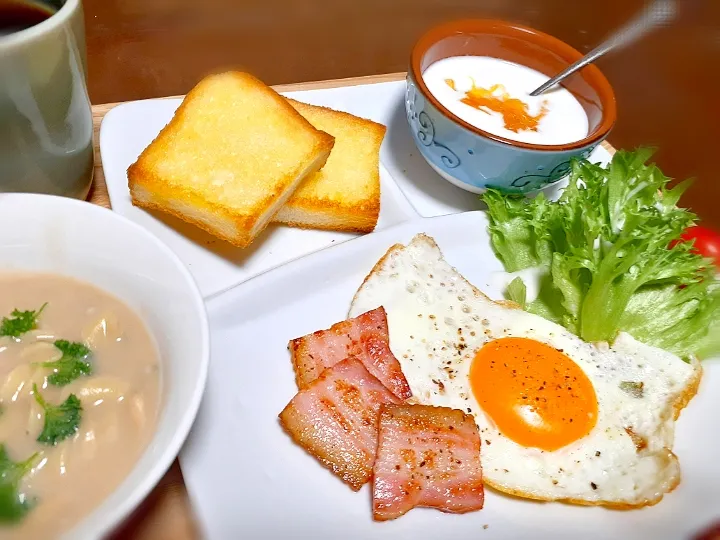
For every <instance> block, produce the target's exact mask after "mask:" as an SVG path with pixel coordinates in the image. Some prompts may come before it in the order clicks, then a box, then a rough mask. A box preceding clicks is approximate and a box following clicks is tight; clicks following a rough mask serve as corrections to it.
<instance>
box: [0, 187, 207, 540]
mask: <svg viewBox="0 0 720 540" xmlns="http://www.w3.org/2000/svg"><path fill="white" fill-rule="evenodd" d="M8 199H9V202H11V203H13V204H14V205H17V204H21V203H23V201H30V202H26V203H25V204H35V203H34V202H33V201H37V200H40V201H43V203H44V204H46V205H57V206H66V207H71V208H73V209H75V210H76V212H85V213H86V214H88V213H89V215H90V216H92V215H93V214H96V215H100V214H102V217H101V219H113V220H116V221H118V222H119V223H121V224H122V226H123V227H125V228H127V229H128V230H133V231H134V232H135V233H137V234H139V235H141V236H144V237H145V238H146V239H147V240H148V241H149V242H151V243H152V244H154V245H155V247H156V248H157V249H158V250H159V251H161V252H162V253H163V254H164V255H165V256H166V257H168V258H169V260H170V261H172V263H173V264H174V266H176V267H177V269H178V271H179V272H180V276H181V277H182V279H183V281H184V282H185V283H186V285H187V288H188V294H189V298H190V301H191V303H192V304H193V306H194V308H195V309H196V311H197V314H198V318H199V319H200V329H199V330H200V348H201V351H202V352H201V354H200V358H199V365H198V370H199V373H198V377H197V378H196V379H195V381H196V382H195V387H194V388H193V390H192V394H191V398H190V400H189V401H188V403H187V407H186V409H185V410H184V411H183V413H182V414H181V416H180V421H179V422H178V423H177V425H176V426H175V428H174V429H170V430H169V431H168V437H167V441H168V442H167V444H166V445H165V447H164V448H163V449H162V450H161V451H160V452H159V456H158V458H157V459H156V460H155V461H154V462H153V464H152V465H151V466H150V467H149V468H148V471H147V474H145V476H144V477H143V478H142V480H140V481H138V482H137V484H136V485H135V486H134V487H133V488H132V489H131V490H130V492H129V493H128V496H127V497H126V498H124V499H123V500H122V501H121V502H120V503H119V504H117V505H115V506H114V507H112V508H110V509H104V510H105V511H104V512H103V513H102V514H100V513H98V512H99V511H100V510H101V508H102V506H103V504H105V503H106V502H107V501H108V500H109V499H110V497H112V496H113V494H114V493H116V492H117V491H118V489H120V488H121V487H122V485H123V483H124V480H123V481H122V482H120V483H119V484H118V485H117V486H115V488H114V489H113V490H112V491H111V492H110V493H109V494H108V495H107V496H106V497H104V498H103V499H102V500H101V501H98V504H97V505H96V506H95V507H94V508H93V509H92V510H91V511H90V512H89V513H87V514H86V515H85V516H83V517H82V518H81V519H80V520H79V521H78V522H76V523H75V524H74V525H72V526H71V527H70V528H69V529H67V530H66V531H64V532H63V533H61V537H62V538H97V537H103V536H104V535H107V534H109V533H112V532H113V531H114V530H115V529H116V528H117V527H118V526H121V525H122V524H123V521H124V520H125V519H126V518H127V517H128V516H130V514H131V513H132V512H133V511H134V510H135V509H136V508H137V507H138V506H139V504H140V503H141V502H142V501H143V500H145V499H146V498H147V496H148V495H149V494H150V492H151V491H152V490H153V489H154V488H155V486H156V485H157V484H158V482H159V481H160V479H161V478H162V477H163V476H164V475H165V473H166V472H167V471H168V470H169V469H170V466H171V465H172V463H173V461H174V460H175V459H176V458H177V456H178V454H179V453H180V449H181V448H182V445H183V444H184V442H185V440H186V439H187V436H188V434H189V433H190V429H191V427H192V425H193V423H194V421H195V418H196V417H197V413H198V411H199V408H200V403H201V401H202V396H203V394H204V391H205V386H206V383H207V377H208V366H209V363H210V327H209V322H208V316H207V310H206V307H205V301H204V299H203V297H202V295H201V294H200V289H199V288H198V286H197V284H196V282H195V279H194V278H193V277H192V274H191V273H190V271H189V270H188V269H187V267H186V266H185V264H184V263H183V262H182V261H181V260H180V258H179V257H178V256H177V255H176V254H175V252H174V251H173V250H171V249H170V248H169V247H168V246H167V245H166V244H165V243H163V242H162V241H161V240H160V239H159V238H158V237H157V236H155V235H154V234H153V233H151V232H150V231H148V230H147V229H145V228H144V227H142V226H140V225H138V224H137V223H135V222H133V221H131V220H129V219H128V218H126V217H124V216H121V215H120V214H117V213H115V212H113V211H112V210H111V209H109V208H106V207H104V206H100V205H97V204H92V203H90V202H87V201H83V200H78V199H71V198H67V197H62V196H58V195H46V194H39V193H0V200H6V201H7V200H8ZM15 201H17V202H15ZM91 219H92V218H91ZM157 434H158V430H157V429H156V430H155V431H154V432H153V436H152V438H154V437H156V436H157ZM151 441H152V439H151ZM148 446H149V444H148ZM147 449H148V447H147V446H146V447H145V448H144V449H143V452H142V454H141V455H140V457H139V458H138V461H137V462H136V463H135V465H134V466H133V468H132V469H131V471H130V473H128V474H131V473H132V472H133V471H135V468H136V467H137V463H138V462H139V460H140V459H141V458H142V456H143V455H145V452H147Z"/></svg>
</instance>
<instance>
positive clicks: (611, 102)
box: [409, 19, 617, 152]
mask: <svg viewBox="0 0 720 540" xmlns="http://www.w3.org/2000/svg"><path fill="white" fill-rule="evenodd" d="M498 29H506V30H510V31H512V32H513V33H515V34H516V35H521V34H528V35H534V36H538V37H540V38H542V39H543V40H544V41H545V42H546V43H549V44H551V45H552V47H546V48H547V49H548V50H552V51H554V52H557V53H559V54H561V55H562V56H570V57H577V58H578V59H579V58H581V57H582V56H583V54H582V53H581V52H580V51H578V50H577V49H575V48H574V47H572V46H570V45H568V44H567V43H565V42H564V41H562V40H560V39H558V38H556V37H554V36H552V35H550V34H546V33H545V32H541V31H540V30H536V29H534V28H531V27H529V26H525V25H522V24H518V23H514V22H510V21H503V20H499V19H459V20H455V21H450V22H446V23H443V24H440V25H437V26H434V27H432V28H430V29H429V30H427V31H426V32H425V33H424V34H423V35H422V36H421V37H420V39H418V41H417V42H416V43H415V45H414V46H413V49H412V52H411V54H410V71H409V75H410V76H412V78H413V80H414V82H415V85H416V86H417V88H418V90H419V91H420V93H421V94H422V95H423V97H424V98H425V99H427V100H428V101H429V102H430V103H432V105H433V106H434V107H435V108H436V109H437V110H438V111H440V113H441V114H442V115H443V116H445V117H447V118H448V119H449V120H451V121H452V122H454V123H456V124H458V125H460V126H461V127H463V128H465V129H466V130H468V131H470V132H472V133H474V134H476V135H479V136H481V137H485V138H487V139H491V140H493V141H495V142H497V143H500V144H504V145H508V146H513V147H516V148H524V149H526V150H535V151H538V152H558V151H562V152H565V151H571V150H580V149H583V148H586V147H588V146H591V145H594V144H597V143H599V142H601V141H602V140H603V139H605V137H607V135H608V133H609V132H610V130H611V129H612V128H613V126H614V125H615V121H616V119H617V104H616V100H615V92H614V91H613V88H612V85H611V84H610V82H609V81H608V80H607V78H606V77H605V75H603V73H602V72H601V71H600V69H599V68H598V67H597V66H596V65H594V64H590V65H588V66H585V67H584V68H583V70H589V71H591V72H592V73H593V74H594V75H595V77H596V78H597V79H598V80H599V81H600V86H601V87H602V90H604V92H605V93H606V95H607V97H608V100H607V102H605V100H602V96H601V103H602V118H601V121H600V125H599V126H598V127H597V128H596V129H595V130H594V131H593V132H592V133H591V134H589V135H588V136H586V137H584V138H582V139H580V140H578V141H574V142H571V143H565V144H534V143H527V142H522V141H515V140H513V139H508V138H506V137H502V136H500V135H496V134H494V133H490V132H489V131H485V130H483V129H480V128H478V127H476V126H474V125H472V124H470V123H469V122H466V121H465V120H463V119H462V118H460V117H459V116H457V115H455V114H453V113H452V112H451V111H450V110H449V109H447V108H446V107H445V106H443V105H442V104H441V103H440V102H439V101H438V99H437V98H436V97H435V96H434V95H433V94H432V93H431V92H430V90H429V89H428V87H427V85H426V84H425V81H424V79H423V77H422V70H421V65H422V60H423V57H424V55H425V53H426V52H427V50H428V49H429V48H430V47H431V46H432V45H434V44H435V43H437V42H438V41H440V40H441V39H444V38H446V37H449V36H452V35H457V34H462V33H471V32H472V33H487V32H488V31H491V30H498ZM599 94H600V92H599Z"/></svg>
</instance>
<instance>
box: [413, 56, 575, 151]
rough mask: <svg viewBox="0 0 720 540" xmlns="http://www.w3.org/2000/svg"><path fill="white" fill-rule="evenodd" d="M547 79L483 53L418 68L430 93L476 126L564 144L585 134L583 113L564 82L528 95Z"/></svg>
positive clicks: (508, 136) (515, 137) (523, 138)
mask: <svg viewBox="0 0 720 540" xmlns="http://www.w3.org/2000/svg"><path fill="white" fill-rule="evenodd" d="M548 79H549V77H547V76H546V75H543V74H542V73H540V72H539V71H535V70H534V69H530V68H528V67H526V66H521V65H520V64H515V63H512V62H506V61H505V60H500V59H499V58H491V57H488V56H453V57H450V58H444V59H442V60H438V61H437V62H435V63H433V64H431V65H430V66H429V67H428V68H427V69H426V70H425V72H424V73H423V80H424V81H425V84H426V86H427V87H428V90H429V91H430V93H431V94H433V95H434V96H435V97H436V98H437V100H438V101H439V102H440V103H441V104H442V105H443V106H444V107H445V108H446V109H448V110H449V111H450V112H452V113H453V114H455V115H456V116H458V117H460V118H462V119H463V120H465V121H466V122H468V123H469V124H472V125H473V126H475V127H477V128H479V129H482V130H484V131H487V132H490V133H493V134H495V135H499V136H501V137H505V138H506V139H511V140H514V141H521V142H526V143H533V144H566V143H571V142H575V141H579V140H580V139H583V138H585V137H586V136H587V134H588V119H587V115H586V114H585V111H584V109H583V108H582V106H581V105H580V103H579V102H578V100H577V99H575V97H574V96H573V95H572V94H571V93H570V92H568V91H567V90H566V89H565V88H563V87H561V86H558V87H556V88H552V89H550V90H548V91H546V92H545V93H543V94H541V95H540V96H537V97H532V96H530V92H532V91H533V90H535V88H537V87H538V86H540V85H541V84H543V83H544V82H546V81H547V80H548Z"/></svg>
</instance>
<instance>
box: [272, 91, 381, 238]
mask: <svg viewBox="0 0 720 540" xmlns="http://www.w3.org/2000/svg"><path fill="white" fill-rule="evenodd" d="M288 101H289V102H290V104H291V105H292V106H293V107H295V109H297V110H298V111H299V112H300V114H302V115H303V116H304V117H305V118H306V119H307V120H309V121H310V123H311V124H312V125H313V126H315V127H316V128H317V129H321V130H323V131H325V132H327V133H329V134H331V135H332V136H333V137H335V146H334V148H333V151H332V153H331V154H330V157H329V158H328V160H327V163H326V164H325V166H324V167H323V169H322V170H321V171H319V172H317V173H315V174H314V175H312V176H309V177H308V178H307V179H305V180H304V181H303V183H302V184H301V185H300V187H299V188H298V189H297V191H296V192H295V193H294V194H293V196H292V197H290V199H289V200H288V202H287V203H285V206H283V207H282V208H281V209H280V211H279V212H278V213H277V215H276V216H275V221H279V222H281V223H286V224H288V225H292V226H294V227H303V228H312V229H329V230H334V231H355V232H371V231H372V230H373V229H374V228H375V225H376V223H377V219H378V214H379V213H380V173H379V163H380V144H381V143H382V140H383V137H384V136H385V126H383V125H381V124H377V123H375V122H372V121H370V120H365V119H363V118H358V117H357V116H353V115H351V114H348V113H344V112H339V111H334V110H332V109H328V108H326V107H317V106H315V105H307V104H305V103H301V102H299V101H295V100H292V99H288Z"/></svg>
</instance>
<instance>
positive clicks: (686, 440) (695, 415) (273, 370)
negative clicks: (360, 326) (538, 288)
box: [181, 212, 720, 540]
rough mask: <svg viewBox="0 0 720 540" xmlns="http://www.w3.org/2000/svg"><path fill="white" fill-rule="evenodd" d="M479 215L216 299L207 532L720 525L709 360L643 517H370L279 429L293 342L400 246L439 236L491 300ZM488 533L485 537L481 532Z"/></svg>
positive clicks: (492, 261) (297, 265)
mask: <svg viewBox="0 0 720 540" xmlns="http://www.w3.org/2000/svg"><path fill="white" fill-rule="evenodd" d="M486 225H487V221H486V217H485V215H484V213H482V212H471V213H464V214H459V215H452V216H445V217H438V218H433V219H424V220H414V221H411V222H408V223H404V224H401V225H398V226H396V227H393V228H390V229H387V230H384V231H381V232H377V233H374V234H372V235H367V236H365V237H362V238H359V239H357V240H354V241H352V242H347V243H344V244H342V245H339V246H335V247H332V248H330V249H327V250H324V251H322V252H319V253H316V254H314V255H312V256H310V257H305V258H302V259H299V260H297V261H294V262H292V263H290V264H288V265H285V266H283V267H280V268H277V269H275V270H273V271H272V272H268V273H265V274H263V275H260V276H257V277H255V278H254V279H251V280H250V281H248V282H247V283H244V284H241V285H239V286H237V287H235V288H233V289H232V290H230V291H227V292H226V293H225V294H223V295H220V296H218V297H216V298H214V299H212V300H210V301H209V302H208V309H209V315H210V324H211V328H212V345H211V346H212V362H211V368H210V373H209V378H208V385H207V389H206V392H205V397H204V399H203V404H202V407H201V410H200V413H199V416H198V418H197V420H196V423H195V426H194V427H193V431H192V433H191V436H190V439H189V440H188V442H187V444H186V446H185V448H184V450H183V453H182V455H181V464H182V468H183V472H184V475H185V480H186V483H187V486H188V490H189V493H190V495H191V498H192V500H193V503H194V507H195V509H196V511H197V513H198V516H199V518H200V521H201V524H202V527H203V533H204V535H205V536H206V537H207V538H209V539H211V540H226V539H230V538H252V539H265V538H267V539H276V538H307V539H313V540H336V539H339V538H343V539H357V540H360V539H368V538H379V539H383V538H386V539H388V540H390V539H392V540H404V539H407V540H411V539H412V540H417V539H418V538H450V537H452V538H453V539H482V538H493V539H517V538H554V539H565V538H567V539H577V538H583V539H601V538H603V539H604V538H642V537H646V538H653V539H665V538H667V539H673V540H675V539H680V538H688V537H689V536H691V535H692V534H693V533H696V532H698V531H699V530H701V529H703V528H704V527H705V526H707V525H708V524H709V523H710V522H711V521H712V520H713V519H714V518H717V517H718V506H717V502H718V501H717V493H718V486H720V465H718V463H719V462H718V456H719V455H720V432H718V430H717V429H715V427H714V426H716V425H717V414H718V411H720V363H719V362H716V361H708V362H705V364H704V367H705V375H704V378H703V382H702V384H701V388H700V392H699V395H698V396H697V397H696V398H695V399H694V400H693V401H692V402H691V403H690V405H689V407H688V408H687V409H686V410H685V411H683V414H682V416H681V418H680V421H679V423H678V425H677V441H676V445H675V452H676V453H677V455H678V457H679V459H680V463H681V466H682V470H683V481H682V483H681V485H680V486H679V487H678V489H676V490H675V491H674V492H673V493H671V494H669V495H667V496H666V497H665V499H664V500H663V501H662V502H661V503H660V504H658V505H657V506H654V507H651V508H645V509H641V510H635V511H612V510H606V509H603V508H595V507H581V506H569V505H564V504H559V503H555V504H543V503H537V502H531V501H527V500H520V499H513V498H510V497H505V496H503V495H500V494H498V493H495V492H492V491H490V490H488V492H487V495H486V501H485V508H484V509H483V510H481V511H478V512H474V513H469V514H464V515H452V514H443V513H441V512H438V511H435V510H429V509H415V510H412V511H411V512H409V513H408V514H407V515H405V516H403V517H401V518H400V519H397V520H395V521H391V522H386V523H376V522H373V521H372V517H371V504H370V491H369V489H368V486H365V487H364V488H363V489H362V490H361V491H360V492H358V493H354V492H352V491H351V490H350V489H349V488H348V487H347V486H346V485H344V484H343V483H342V482H340V481H339V480H338V479H336V478H335V477H334V476H333V475H332V474H330V473H329V472H328V471H327V470H325V469H324V468H322V467H321V466H320V465H319V464H318V463H317V462H316V461H315V460H314V459H313V458H312V457H310V456H309V455H308V454H306V453H305V452H304V451H303V450H302V449H301V448H300V447H298V446H296V445H295V444H293V443H292V442H291V440H290V438H289V437H288V436H287V435H286V434H285V433H284V432H283V430H282V429H281V427H280V425H279V423H278V420H277V415H278V413H279V412H280V411H281V410H282V409H283V407H284V406H285V405H286V404H287V402H288V401H289V400H290V399H291V398H292V397H293V395H294V394H295V393H296V392H297V388H296V386H295V382H294V375H293V369H292V366H291V362H290V357H289V353H288V351H287V343H288V340H289V339H291V338H295V337H298V336H301V335H304V334H307V333H308V332H311V331H314V330H317V329H321V328H327V327H328V326H330V325H331V324H332V323H334V322H336V321H339V320H342V319H344V318H345V317H346V315H347V312H348V309H349V305H350V301H351V299H352V296H353V294H354V293H355V291H356V290H357V288H358V286H359V285H360V284H361V283H362V280H363V278H364V277H365V275H366V274H367V273H368V272H369V271H370V269H371V268H372V266H373V265H374V264H375V262H377V260H378V259H379V258H380V257H381V256H382V255H383V254H384V253H385V252H386V250H387V249H388V248H389V247H390V246H391V245H392V244H394V243H397V242H402V243H407V242H408V241H409V240H410V239H411V238H412V237H413V236H414V235H415V234H416V233H420V232H424V233H427V234H429V235H430V236H432V237H434V238H435V239H436V241H437V242H438V244H439V246H440V248H441V249H442V250H443V252H444V254H445V257H446V259H447V260H448V261H449V262H450V263H451V264H453V265H454V266H455V267H457V268H458V270H459V271H460V272H461V273H463V274H464V275H465V276H466V277H467V278H468V279H469V280H470V281H471V282H473V283H474V284H475V285H477V286H478V287H479V288H481V289H483V290H484V291H486V292H487V293H489V294H490V295H491V296H494V297H498V296H499V292H500V291H498V290H496V289H494V288H493V287H492V286H491V281H492V280H491V279H490V275H491V273H492V272H494V271H498V270H501V265H500V263H499V262H498V261H497V259H496V258H495V256H494V255H493V253H492V250H491V248H490V245H489V239H488V235H487V232H486ZM486 525H487V530H485V526H486Z"/></svg>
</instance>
